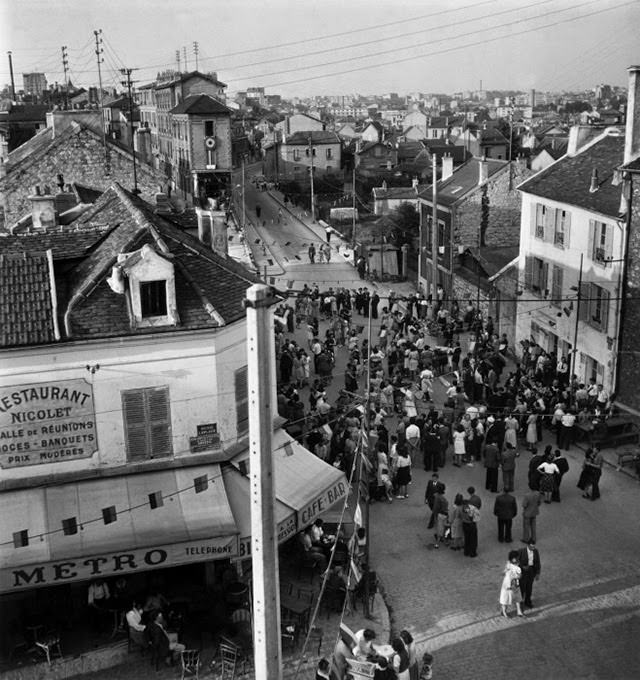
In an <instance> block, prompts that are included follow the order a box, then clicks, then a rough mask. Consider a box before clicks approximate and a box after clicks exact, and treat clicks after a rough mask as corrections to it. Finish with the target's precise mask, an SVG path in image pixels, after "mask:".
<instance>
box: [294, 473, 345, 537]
mask: <svg viewBox="0 0 640 680" xmlns="http://www.w3.org/2000/svg"><path fill="white" fill-rule="evenodd" d="M346 495H347V483H346V481H345V480H341V481H339V482H336V483H335V484H333V485H332V486H330V487H329V488H328V489H327V490H326V491H325V492H324V493H322V494H321V495H320V496H317V497H316V498H315V499H314V500H313V501H311V503H307V505H305V506H304V507H303V508H301V509H300V510H299V511H298V516H299V517H300V529H304V528H305V527H306V526H308V525H309V524H311V523H312V522H313V521H315V519H316V517H318V516H320V515H321V514H322V513H323V512H325V511H326V510H328V509H329V508H330V507H331V506H332V505H333V504H334V503H335V502H336V501H339V500H340V499H341V498H344V497H345V496H346Z"/></svg>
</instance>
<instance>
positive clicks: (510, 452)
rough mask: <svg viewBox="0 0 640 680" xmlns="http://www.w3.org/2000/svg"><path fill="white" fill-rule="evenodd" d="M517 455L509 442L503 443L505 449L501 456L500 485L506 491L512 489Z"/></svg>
mask: <svg viewBox="0 0 640 680" xmlns="http://www.w3.org/2000/svg"><path fill="white" fill-rule="evenodd" d="M518 455H519V454H518V452H517V451H516V450H515V448H514V447H513V446H512V445H511V444H509V443H507V444H505V449H504V451H503V452H502V456H501V465H502V486H504V488H505V489H506V490H507V491H513V479H514V477H515V473H516V458H517V457H518Z"/></svg>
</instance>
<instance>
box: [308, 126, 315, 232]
mask: <svg viewBox="0 0 640 680" xmlns="http://www.w3.org/2000/svg"><path fill="white" fill-rule="evenodd" d="M309 156H310V158H311V167H310V168H309V172H310V176H311V221H312V222H315V221H316V208H315V202H314V196H313V142H312V141H311V135H309Z"/></svg>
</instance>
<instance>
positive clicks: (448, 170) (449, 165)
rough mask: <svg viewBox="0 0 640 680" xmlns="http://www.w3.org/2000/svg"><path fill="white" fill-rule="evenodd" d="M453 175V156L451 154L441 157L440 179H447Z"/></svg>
mask: <svg viewBox="0 0 640 680" xmlns="http://www.w3.org/2000/svg"><path fill="white" fill-rule="evenodd" d="M451 175H453V156H452V155H451V154H448V153H446V154H445V155H444V156H443V157H442V178H441V179H443V180H444V179H449V177H451Z"/></svg>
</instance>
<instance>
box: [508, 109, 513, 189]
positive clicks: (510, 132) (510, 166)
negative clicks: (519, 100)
mask: <svg viewBox="0 0 640 680" xmlns="http://www.w3.org/2000/svg"><path fill="white" fill-rule="evenodd" d="M512 160H513V98H512V97H509V191H511V189H512V188H513V172H512V171H511V170H512Z"/></svg>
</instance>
